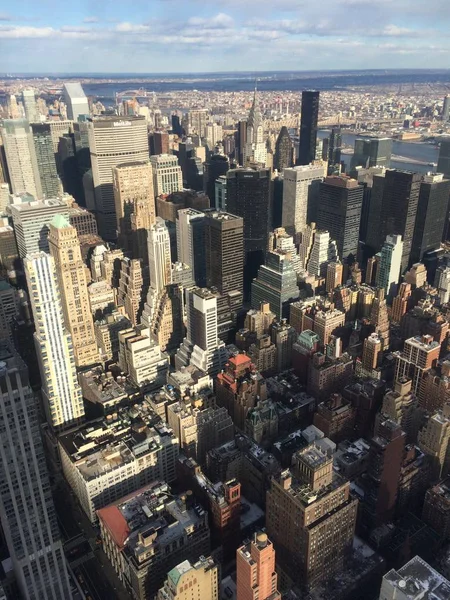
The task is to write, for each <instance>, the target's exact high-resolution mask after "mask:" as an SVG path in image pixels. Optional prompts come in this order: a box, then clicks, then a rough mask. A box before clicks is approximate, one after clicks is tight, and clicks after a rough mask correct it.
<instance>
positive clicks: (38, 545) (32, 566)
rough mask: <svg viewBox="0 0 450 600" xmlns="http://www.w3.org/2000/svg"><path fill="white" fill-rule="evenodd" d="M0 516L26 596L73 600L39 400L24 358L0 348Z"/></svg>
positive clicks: (29, 599)
mask: <svg viewBox="0 0 450 600" xmlns="http://www.w3.org/2000/svg"><path fill="white" fill-rule="evenodd" d="M0 360H1V369H0V383H1V389H2V394H1V397H0V435H1V437H2V441H3V443H2V448H1V451H0V476H1V481H2V486H1V492H0V509H1V510H0V515H1V525H2V529H3V534H4V539H5V541H6V544H7V546H8V550H9V554H10V556H11V560H12V566H13V569H14V575H15V577H16V580H17V583H18V586H19V589H20V592H21V597H22V598H23V599H24V600H53V599H54V598H71V597H72V594H71V589H70V584H69V577H68V573H67V566H66V560H65V556H64V552H63V548H62V542H61V539H60V534H59V531H58V525H57V521H56V513H55V508H54V506H53V500H52V495H51V489H50V481H49V477H48V473H47V468H46V461H45V455H44V448H43V444H42V440H41V432H40V420H39V416H38V402H37V398H36V397H35V394H34V392H33V391H32V389H31V387H30V383H29V380H28V371H27V368H26V366H25V364H24V362H23V361H22V359H21V358H20V357H19V356H18V355H17V354H14V353H13V352H11V350H10V349H9V348H8V347H7V346H1V348H0Z"/></svg>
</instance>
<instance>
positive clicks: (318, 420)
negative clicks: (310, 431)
mask: <svg viewBox="0 0 450 600" xmlns="http://www.w3.org/2000/svg"><path fill="white" fill-rule="evenodd" d="M355 416H356V411H355V409H354V407H353V406H352V404H351V403H350V402H349V401H348V400H346V399H345V398H343V397H342V395H341V394H338V393H333V394H331V396H330V397H329V398H328V399H327V400H325V401H323V402H320V404H319V405H318V406H317V412H316V413H314V420H313V423H314V425H315V427H317V428H318V429H320V431H322V432H323V434H324V435H325V436H326V437H327V438H330V440H332V441H333V442H335V443H336V444H338V443H339V442H342V441H343V440H346V439H348V438H349V437H351V436H352V435H353V431H354V428H355Z"/></svg>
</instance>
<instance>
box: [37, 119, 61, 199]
mask: <svg viewBox="0 0 450 600" xmlns="http://www.w3.org/2000/svg"><path fill="white" fill-rule="evenodd" d="M31 130H32V132H33V140H34V150H35V153H36V160H37V167H38V171H39V176H40V180H41V186H42V196H43V197H45V198H57V197H58V196H59V195H60V192H61V184H60V181H59V177H58V171H57V169H56V160H55V152H54V150H53V141H52V134H51V131H50V125H49V124H48V123H33V124H32V125H31Z"/></svg>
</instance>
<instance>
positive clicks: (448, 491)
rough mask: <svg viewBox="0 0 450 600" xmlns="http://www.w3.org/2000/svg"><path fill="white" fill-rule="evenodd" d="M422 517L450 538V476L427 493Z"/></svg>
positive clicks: (445, 538)
mask: <svg viewBox="0 0 450 600" xmlns="http://www.w3.org/2000/svg"><path fill="white" fill-rule="evenodd" d="M422 519H423V521H425V523H426V524H427V525H429V526H430V527H431V528H432V529H434V530H435V531H439V534H440V536H441V538H443V539H444V540H445V541H448V540H450V478H448V477H447V478H446V479H444V480H443V481H440V482H439V483H438V484H437V485H435V486H433V487H432V488H430V489H429V490H428V491H427V493H426V494H425V502H424V504H423V513H422Z"/></svg>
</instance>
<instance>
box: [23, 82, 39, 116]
mask: <svg viewBox="0 0 450 600" xmlns="http://www.w3.org/2000/svg"><path fill="white" fill-rule="evenodd" d="M22 101H23V108H24V110H25V119H26V120H27V121H28V123H39V121H40V120H41V119H40V115H39V110H38V106H37V102H36V96H35V93H34V90H33V89H27V90H23V91H22Z"/></svg>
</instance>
